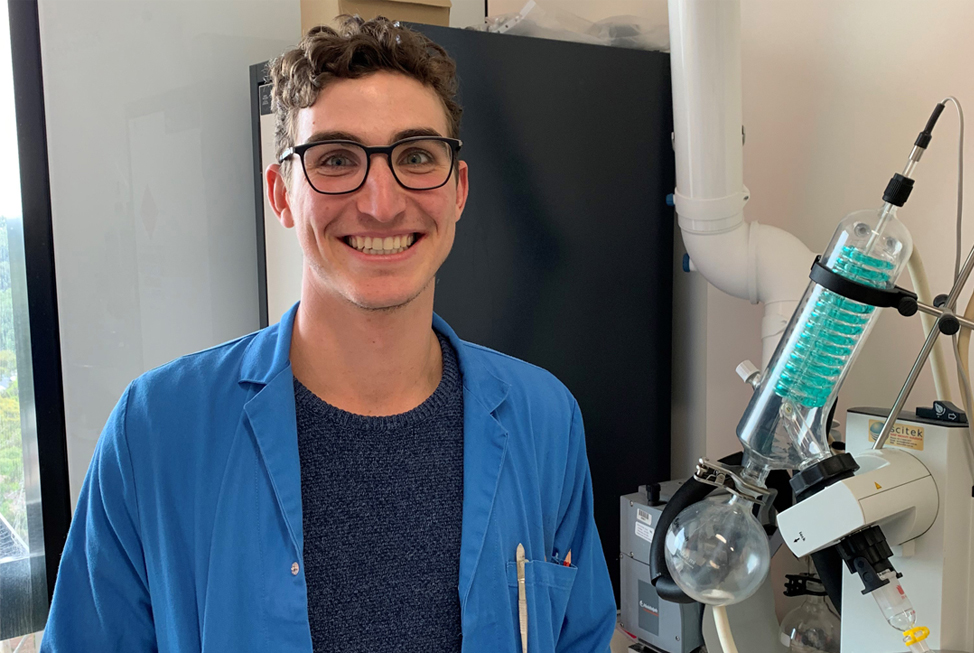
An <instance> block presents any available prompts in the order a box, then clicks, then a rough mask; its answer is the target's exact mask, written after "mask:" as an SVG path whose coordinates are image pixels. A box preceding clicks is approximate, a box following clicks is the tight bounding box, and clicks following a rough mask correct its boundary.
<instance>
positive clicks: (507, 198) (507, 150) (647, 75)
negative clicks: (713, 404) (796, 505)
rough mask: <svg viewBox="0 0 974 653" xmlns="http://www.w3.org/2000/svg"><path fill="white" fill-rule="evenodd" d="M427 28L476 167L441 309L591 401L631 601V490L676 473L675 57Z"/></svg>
mask: <svg viewBox="0 0 974 653" xmlns="http://www.w3.org/2000/svg"><path fill="white" fill-rule="evenodd" d="M415 27H416V28H417V29H420V30H421V31H423V32H425V33H426V34H428V35H429V36H430V37H431V38H432V39H433V40H434V41H436V42H437V43H439V44H441V45H442V46H443V47H445V48H446V49H447V51H449V52H450V54H451V55H452V56H453V57H454V58H455V59H456V61H457V66H458V71H459V75H460V94H461V103H462V105H463V107H464V114H463V123H462V131H461V138H462V139H463V142H464V145H463V151H462V153H461V154H462V158H463V159H465V160H466V161H467V162H468V164H469V165H470V187H471V190H470V198H469V202H468V204H467V208H466V211H465V212H464V214H463V217H462V218H461V220H460V222H459V223H458V225H457V239H456V243H455V245H454V248H453V252H452V253H451V255H450V257H449V259H448V260H447V262H446V264H445V265H444V266H443V268H442V270H441V271H440V274H439V275H438V281H437V288H436V311H437V312H438V313H439V314H440V315H441V316H442V317H443V318H444V319H446V320H447V321H448V322H449V323H450V325H451V326H453V328H455V329H456V331H457V333H458V334H459V335H460V337H461V338H464V339H467V340H471V341H473V342H477V343H479V344H483V345H486V346H488V347H491V348H494V349H497V350H499V351H502V352H504V353H507V354H511V355H513V356H516V357H518V358H521V359H523V360H526V361H529V362H531V363H534V364H536V365H539V366H541V367H544V368H546V369H548V370H550V371H551V372H553V373H554V374H555V375H556V376H557V377H558V378H560V379H561V380H562V381H563V382H564V383H565V384H566V385H567V386H568V388H569V389H570V390H571V391H572V393H573V394H574V395H575V397H576V398H577V399H578V402H579V404H580V406H581V409H582V415H583V417H584V420H585V426H586V434H587V444H588V455H589V461H590V464H591V468H592V480H593V486H594V488H595V516H596V522H597V524H598V527H599V532H600V535H601V537H602V543H603V547H604V550H605V554H606V558H607V559H608V561H609V571H610V573H611V574H612V577H613V584H614V585H615V587H616V593H617V595H618V587H619V583H618V580H619V579H618V573H619V565H618V564H617V563H616V562H615V561H616V560H617V559H618V555H619V523H618V520H619V496H620V495H622V494H627V493H629V492H633V491H635V490H636V488H637V486H639V485H640V484H644V483H647V482H652V481H662V480H666V479H668V478H669V477H670V344H671V318H672V269H673V264H672V261H673V227H674V216H673V210H672V209H671V208H668V207H667V206H666V201H665V198H666V195H667V194H668V193H671V192H672V191H673V187H674V185H675V182H674V169H673V151H672V146H671V141H670V134H671V132H672V106H671V95H670V68H669V55H667V54H664V53H659V52H645V51H636V50H625V49H619V48H608V47H600V46H592V45H582V44H577V43H565V42H560V41H551V40H545V39H534V38H525V37H517V36H507V35H501V34H485V33H480V32H473V31H469V30H457V29H449V28H438V27H429V26H415Z"/></svg>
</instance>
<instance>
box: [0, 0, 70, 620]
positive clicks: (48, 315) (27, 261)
mask: <svg viewBox="0 0 974 653" xmlns="http://www.w3.org/2000/svg"><path fill="white" fill-rule="evenodd" d="M7 10H8V13H9V18H10V49H11V61H12V65H13V82H14V98H15V99H14V105H15V111H16V117H17V141H18V152H19V158H20V187H21V202H22V206H23V238H24V256H25V258H24V261H23V264H24V267H25V269H26V278H27V283H26V286H27V302H26V303H27V309H28V310H27V313H28V317H29V320H30V343H31V361H30V362H31V369H32V376H33V390H34V407H33V408H34V413H35V423H36V437H37V455H38V464H39V473H40V495H41V511H42V523H43V529H44V549H43V551H44V564H45V569H46V574H47V587H46V590H47V599H48V605H49V604H50V599H51V596H52V595H53V593H54V584H55V581H56V579H57V570H58V565H59V564H60V561H61V553H62V551H63V549H64V542H65V539H66V538H67V534H68V528H69V526H70V524H71V515H72V511H71V493H70V485H69V482H68V451H67V437H66V424H65V414H64V391H63V388H64V385H63V376H62V372H61V341H60V335H59V334H60V330H59V321H58V310H57V307H58V304H57V287H56V276H55V265H54V262H55V259H54V233H53V222H52V212H51V182H50V173H49V168H48V149H47V126H46V118H45V111H44V82H43V69H42V65H41V46H40V21H39V16H38V2H37V0H8V1H7ZM30 539H31V540H33V539H34V538H33V537H31V538H30ZM2 577H3V573H2V565H0V579H2ZM24 590H25V591H29V588H24ZM16 598H17V597H14V599H15V600H16ZM27 598H29V597H27ZM5 603H6V601H5ZM46 617H47V610H44V611H43V614H42V615H33V619H34V621H35V623H34V628H33V631H31V632H36V631H37V630H40V629H42V628H43V627H44V623H45V622H46ZM37 622H40V623H37ZM19 634H25V633H12V634H8V633H6V632H0V637H4V638H7V637H16V636H18V635H19Z"/></svg>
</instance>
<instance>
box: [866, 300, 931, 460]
mask: <svg viewBox="0 0 974 653" xmlns="http://www.w3.org/2000/svg"><path fill="white" fill-rule="evenodd" d="M939 322H940V320H939V319H938V320H937V323H934V325H933V328H931V329H930V333H928V334H927V339H926V341H925V342H924V343H923V348H922V349H921V350H920V355H919V356H917V359H916V362H915V363H913V369H911V370H910V374H909V376H907V377H906V383H904V384H903V387H902V388H901V389H900V394H898V395H897V396H896V403H894V404H893V408H891V409H890V411H889V416H888V417H887V418H886V423H885V424H883V430H882V432H880V434H879V437H877V438H876V443H875V444H874V445H873V449H882V448H883V445H885V444H886V440H888V439H889V434H890V433H891V432H892V431H893V425H894V424H896V420H897V418H898V417H899V416H900V411H901V410H903V406H904V405H906V400H907V398H908V397H909V396H910V393H911V392H912V391H913V386H914V385H916V382H917V379H918V378H919V376H920V370H922V369H923V364H924V363H926V362H927V357H928V356H930V352H932V351H933V346H934V345H935V344H936V343H937V337H938V336H939V335H940V328H939V326H938V323H939Z"/></svg>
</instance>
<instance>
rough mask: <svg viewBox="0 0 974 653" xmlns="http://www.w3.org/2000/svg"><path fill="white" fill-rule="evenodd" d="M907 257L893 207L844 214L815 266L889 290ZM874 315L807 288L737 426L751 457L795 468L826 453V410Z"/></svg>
mask: <svg viewBox="0 0 974 653" xmlns="http://www.w3.org/2000/svg"><path fill="white" fill-rule="evenodd" d="M912 251H913V240H912V238H911V237H910V233H909V231H907V229H906V227H904V226H903V224H902V223H901V222H900V221H899V220H898V219H897V218H896V207H895V206H893V205H890V204H886V205H884V206H883V207H882V208H881V209H878V210H874V209H867V210H864V211H856V212H854V213H851V214H849V215H848V216H846V218H845V219H843V220H842V222H841V223H840V224H839V227H838V229H837V230H836V232H835V235H834V236H833V237H832V241H831V243H829V246H828V248H827V249H826V251H825V254H824V255H823V256H822V258H821V263H822V264H823V265H824V266H826V267H828V268H829V269H831V270H832V271H833V272H835V273H836V274H838V275H841V276H843V277H845V278H847V279H850V280H852V281H856V282H858V283H860V284H864V285H867V286H872V287H874V288H880V289H887V290H888V289H891V288H893V286H894V285H895V283H896V280H897V278H898V277H899V275H900V273H901V272H902V271H903V269H904V268H905V267H906V263H907V261H908V260H909V258H910V254H911V253H912ZM879 314H880V309H878V308H876V307H875V306H870V305H869V304H862V303H860V302H857V301H854V300H852V299H848V298H846V297H843V296H841V295H838V294H836V293H834V292H832V291H830V290H827V289H826V288H823V287H822V286H820V285H818V284H817V283H815V282H814V281H812V282H810V283H809V285H808V288H807V289H806V290H805V294H804V295H803V296H802V299H801V302H800V303H799V305H798V308H797V309H796V310H795V313H794V314H793V315H792V318H791V321H790V322H789V323H788V327H787V328H786V329H785V332H784V334H783V335H782V337H781V341H780V342H779V343H778V348H777V349H776V350H775V353H774V356H773V357H772V359H771V362H770V363H769V364H768V368H767V370H766V371H765V373H764V376H763V377H762V379H761V382H760V384H759V385H758V387H757V389H756V390H755V392H754V396H753V397H752V398H751V402H750V404H748V407H747V410H746V411H745V412H744V416H743V417H742V418H741V421H740V424H739V425H738V427H737V435H738V438H740V440H741V441H742V443H743V444H744V445H745V450H746V451H747V452H748V455H749V456H750V457H751V458H752V459H753V460H752V461H751V462H752V463H753V464H757V465H759V466H762V467H765V468H770V469H798V468H802V467H806V466H808V465H810V464H813V463H814V462H816V461H818V460H821V459H822V458H824V457H826V456H829V455H831V452H830V450H829V446H828V438H827V435H826V428H825V427H826V420H827V419H828V412H829V409H830V408H831V406H832V403H833V402H834V401H835V395H836V394H837V392H838V388H839V387H840V386H841V384H842V380H843V379H844V378H845V375H846V373H847V372H848V370H849V368H850V367H851V365H852V363H853V361H854V360H855V358H856V356H857V355H858V353H859V349H860V345H861V343H862V342H863V341H864V339H865V336H866V335H867V334H868V333H869V331H870V329H872V327H873V325H874V324H875V322H876V318H877V317H878V316H879Z"/></svg>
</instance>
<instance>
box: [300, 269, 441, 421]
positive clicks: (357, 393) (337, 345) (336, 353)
mask: <svg viewBox="0 0 974 653" xmlns="http://www.w3.org/2000/svg"><path fill="white" fill-rule="evenodd" d="M432 318H433V285H432V284H430V286H429V287H428V288H426V289H425V290H424V291H423V292H422V293H421V294H420V295H419V296H418V297H416V298H415V299H414V300H412V301H411V302H409V303H408V304H406V305H404V306H401V307H398V308H396V309H392V310H382V311H376V310H367V309H363V308H361V307H359V306H355V305H353V304H351V303H349V302H348V301H347V300H345V299H344V298H341V297H336V296H334V295H329V294H324V293H321V292H317V291H315V290H313V289H311V288H309V287H308V284H304V287H303V289H302V293H301V304H300V306H299V307H298V311H297V315H296V316H295V319H294V329H293V331H292V335H291V352H290V359H291V368H292V371H293V373H294V376H295V377H296V378H297V379H298V380H299V381H301V383H302V384H303V385H304V386H305V387H306V388H308V389H309V390H311V391H312V392H314V393H315V394H316V395H317V396H318V397H320V398H321V399H323V400H325V401H327V402H328V403H330V404H331V405H333V406H337V407H338V408H341V409H342V410H346V411H348V412H351V413H356V414H359V415H396V414H399V413H404V412H407V411H409V410H412V409H413V408H415V407H416V406H418V405H420V404H421V403H423V401H425V400H426V399H427V398H428V397H429V396H430V395H431V394H433V391H434V390H436V387H437V385H439V382H440V378H441V377H442V374H443V358H442V352H441V350H440V344H439V341H438V339H437V338H436V334H435V333H434V332H433V329H432V328H431V326H430V325H431V323H432Z"/></svg>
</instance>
